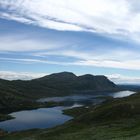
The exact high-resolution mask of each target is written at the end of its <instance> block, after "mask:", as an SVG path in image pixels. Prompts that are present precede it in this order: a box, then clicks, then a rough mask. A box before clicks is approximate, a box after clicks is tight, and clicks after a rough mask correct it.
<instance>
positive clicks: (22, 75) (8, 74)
mask: <svg viewBox="0 0 140 140" xmlns="http://www.w3.org/2000/svg"><path fill="white" fill-rule="evenodd" d="M45 75H48V74H46V73H31V72H13V71H0V78H1V79H6V80H19V79H21V80H31V79H35V78H39V77H42V76H45Z"/></svg>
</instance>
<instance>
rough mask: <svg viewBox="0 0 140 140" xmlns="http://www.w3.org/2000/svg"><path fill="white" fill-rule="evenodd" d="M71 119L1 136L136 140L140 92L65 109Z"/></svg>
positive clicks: (7, 138) (44, 139) (48, 139)
mask: <svg viewBox="0 0 140 140" xmlns="http://www.w3.org/2000/svg"><path fill="white" fill-rule="evenodd" d="M64 113H66V114H69V115H72V116H74V119H73V120H72V121H69V122H67V123H65V124H64V125H62V126H58V127H55V128H53V129H42V130H41V129H40V130H29V131H24V132H15V133H11V134H7V135H5V136H4V137H1V140H74V139H75V140H139V139H140V94H136V95H132V96H130V97H126V98H122V99H114V100H112V101H109V102H106V103H103V104H101V105H98V106H91V107H89V108H83V107H81V108H75V109H70V110H65V111H64Z"/></svg>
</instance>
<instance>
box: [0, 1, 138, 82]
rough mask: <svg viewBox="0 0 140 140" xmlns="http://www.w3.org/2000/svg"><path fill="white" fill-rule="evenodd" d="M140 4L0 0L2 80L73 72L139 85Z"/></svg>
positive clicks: (0, 64) (136, 2) (0, 71)
mask: <svg viewBox="0 0 140 140" xmlns="http://www.w3.org/2000/svg"><path fill="white" fill-rule="evenodd" d="M139 53H140V1H138V0H133V1H132V0H117V1H114V0H76V1H75V0H57V1H56V0H41V1H40V0H0V78H3V79H9V80H13V79H23V80H27V79H32V78H37V77H41V76H44V75H47V74H51V73H57V72H62V71H70V72H73V73H75V74H76V75H83V74H86V73H89V74H93V75H106V76H108V78H109V79H111V80H112V81H114V82H115V83H119V84H121V83H128V84H129V83H133V84H139V83H140V55H139Z"/></svg>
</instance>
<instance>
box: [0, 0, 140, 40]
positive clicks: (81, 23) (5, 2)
mask: <svg viewBox="0 0 140 140" xmlns="http://www.w3.org/2000/svg"><path fill="white" fill-rule="evenodd" d="M138 5H140V2H139V1H138V0H135V1H130V0H117V1H114V0H106V1H105V0H86V1H85V0H76V1H75V0H67V1H66V0H57V1H55V0H41V1H38V0H10V1H9V0H1V1H0V7H1V8H3V9H4V10H3V12H2V11H1V13H0V16H1V17H2V18H7V19H12V20H17V21H20V22H24V23H27V24H34V25H38V26H41V27H45V28H51V29H56V30H73V31H78V30H79V31H81V30H84V31H92V32H98V33H108V34H117V35H123V36H129V37H132V38H133V37H135V38H136V37H137V38H138V36H139V35H138V34H139V32H140V24H139V21H140V10H139V8H138ZM8 11H9V12H8Z"/></svg>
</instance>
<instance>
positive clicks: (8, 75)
mask: <svg viewBox="0 0 140 140" xmlns="http://www.w3.org/2000/svg"><path fill="white" fill-rule="evenodd" d="M46 75H48V73H33V72H14V71H0V78H1V79H6V80H19V79H20V80H31V79H35V78H40V77H43V76H46ZM106 76H107V77H108V78H109V79H110V80H111V81H113V82H115V83H116V84H139V83H140V77H129V76H123V75H121V74H111V75H106Z"/></svg>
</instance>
